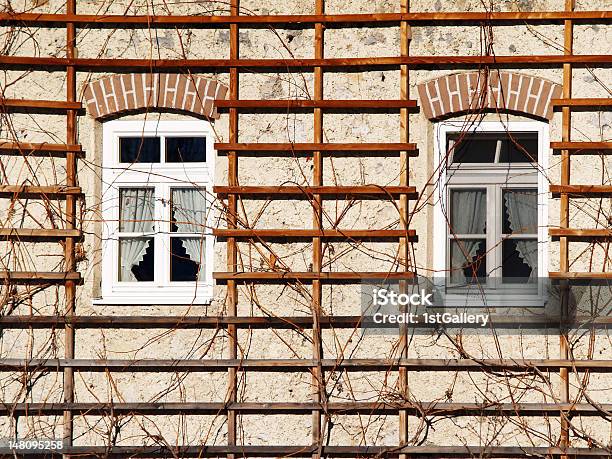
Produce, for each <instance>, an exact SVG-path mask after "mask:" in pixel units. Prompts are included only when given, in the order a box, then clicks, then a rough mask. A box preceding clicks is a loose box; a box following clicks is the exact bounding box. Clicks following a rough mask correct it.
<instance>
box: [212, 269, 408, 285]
mask: <svg viewBox="0 0 612 459" xmlns="http://www.w3.org/2000/svg"><path fill="white" fill-rule="evenodd" d="M213 278H214V279H216V280H217V282H219V283H223V282H227V281H228V280H233V281H236V282H252V281H259V282H274V283H279V282H280V283H284V282H295V281H299V282H312V281H313V280H320V281H322V282H325V281H329V282H352V281H360V280H364V279H412V278H414V273H411V272H320V273H319V272H310V271H303V272H296V271H293V272H244V271H243V272H215V273H213Z"/></svg>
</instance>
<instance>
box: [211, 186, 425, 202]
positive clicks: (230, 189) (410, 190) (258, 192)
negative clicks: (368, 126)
mask: <svg viewBox="0 0 612 459" xmlns="http://www.w3.org/2000/svg"><path fill="white" fill-rule="evenodd" d="M214 192H215V193H217V194H218V196H219V197H224V196H227V195H228V194H237V195H241V196H248V197H251V198H268V197H274V198H276V199H278V198H280V197H288V198H292V199H301V198H311V197H312V196H313V195H314V194H318V195H321V196H332V197H335V198H337V199H340V198H341V197H344V196H347V197H348V196H350V197H354V198H355V199H367V198H368V197H373V198H379V199H380V198H381V197H387V198H397V197H398V196H400V195H402V194H405V195H408V196H409V197H410V198H416V197H417V194H416V188H415V187H412V186H375V185H356V186H303V187H300V186H216V187H214Z"/></svg>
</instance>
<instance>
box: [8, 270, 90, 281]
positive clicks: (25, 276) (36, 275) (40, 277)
mask: <svg viewBox="0 0 612 459" xmlns="http://www.w3.org/2000/svg"><path fill="white" fill-rule="evenodd" d="M81 281H82V279H81V274H80V273H78V272H43V271H0V282H2V283H4V284H63V283H66V282H78V283H80V282H81Z"/></svg>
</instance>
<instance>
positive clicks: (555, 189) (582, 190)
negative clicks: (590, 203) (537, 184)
mask: <svg viewBox="0 0 612 459" xmlns="http://www.w3.org/2000/svg"><path fill="white" fill-rule="evenodd" d="M550 192H551V193H552V194H553V195H554V196H558V195H559V194H561V193H567V194H569V195H573V196H577V197H580V196H583V197H612V186H609V185H550Z"/></svg>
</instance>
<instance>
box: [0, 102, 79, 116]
mask: <svg viewBox="0 0 612 459" xmlns="http://www.w3.org/2000/svg"><path fill="white" fill-rule="evenodd" d="M82 108H83V105H82V104H81V103H80V102H65V101H62V100H28V99H3V98H0V112H3V113H58V114H62V115H63V114H65V113H66V111H68V110H81V109H82Z"/></svg>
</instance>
